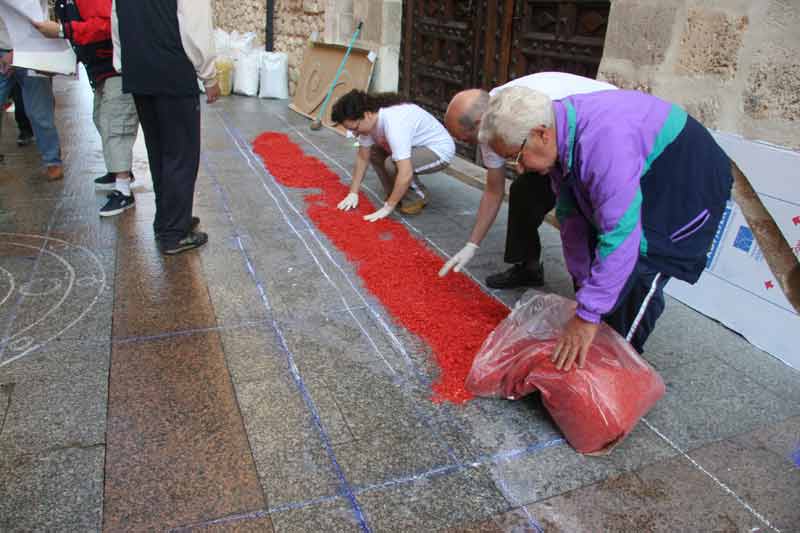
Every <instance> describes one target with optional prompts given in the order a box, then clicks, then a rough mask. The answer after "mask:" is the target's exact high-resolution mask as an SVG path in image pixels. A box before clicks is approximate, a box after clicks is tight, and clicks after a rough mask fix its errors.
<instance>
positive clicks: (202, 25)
mask: <svg viewBox="0 0 800 533" xmlns="http://www.w3.org/2000/svg"><path fill="white" fill-rule="evenodd" d="M211 14H212V13H211V4H210V0H116V1H115V2H114V6H113V9H112V16H111V29H112V38H113V40H114V65H115V66H116V67H117V70H120V71H121V72H122V88H123V90H124V91H125V92H126V93H131V94H133V98H134V101H135V102H136V109H137V111H138V113H139V120H140V122H141V124H142V130H143V131H144V139H145V144H146V145H147V156H148V158H149V160H150V173H151V174H152V176H153V189H154V190H155V194H156V217H155V221H154V222H153V229H154V231H155V236H156V240H157V241H158V244H159V247H160V248H161V251H162V252H163V253H164V254H167V255H174V254H177V253H181V252H184V251H186V250H191V249H193V248H197V247H199V246H202V245H203V244H205V243H206V241H208V235H206V234H205V233H202V232H200V231H195V230H194V226H195V221H196V219H195V221H193V220H192V202H193V199H194V186H195V182H196V181H197V170H198V168H199V166H200V102H199V94H200V89H199V87H198V83H197V79H198V78H200V79H201V80H202V81H203V85H204V86H205V91H206V101H207V102H208V103H212V102H214V101H215V100H216V99H217V97H218V96H219V85H218V84H217V82H216V67H215V59H216V58H215V50H214V35H213V26H212V21H211V18H212V16H211Z"/></svg>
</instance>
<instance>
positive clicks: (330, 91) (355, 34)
mask: <svg viewBox="0 0 800 533" xmlns="http://www.w3.org/2000/svg"><path fill="white" fill-rule="evenodd" d="M363 24H364V22H363V21H360V22H359V23H358V26H357V27H356V31H355V32H353V36H352V37H350V44H348V45H347V51H346V52H345V53H344V57H343V58H342V62H341V63H339V69H338V70H337V71H336V76H334V77H333V82H332V83H331V86H330V87H329V88H328V94H326V95H325V100H323V101H322V107H320V108H319V113H318V114H317V120H319V121H320V123H322V117H323V116H324V115H325V108H326V107H327V105H328V100H330V99H331V95H332V94H333V88H334V87H336V82H337V81H339V76H340V75H341V74H342V71H343V70H344V65H345V63H347V58H348V57H349V56H350V50H352V49H353V43H355V42H356V39H357V38H358V34H359V33H360V32H361V26H362V25H363Z"/></svg>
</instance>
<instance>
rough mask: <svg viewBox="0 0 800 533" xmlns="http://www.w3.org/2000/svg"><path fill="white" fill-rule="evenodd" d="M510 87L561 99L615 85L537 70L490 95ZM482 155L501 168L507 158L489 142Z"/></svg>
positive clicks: (486, 161) (487, 164)
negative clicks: (490, 145)
mask: <svg viewBox="0 0 800 533" xmlns="http://www.w3.org/2000/svg"><path fill="white" fill-rule="evenodd" d="M509 87H527V88H529V89H535V90H537V91H539V92H542V93H544V94H546V95H547V96H549V97H550V99H551V100H561V99H562V98H566V97H567V96H572V95H573V94H584V93H595V92H598V91H611V90H614V89H616V88H617V87H615V86H614V85H611V84H610V83H606V82H604V81H597V80H593V79H591V78H584V77H583V76H576V75H575V74H567V73H566V72H537V73H536V74H530V75H528V76H523V77H521V78H517V79H515V80H511V81H510V82H508V83H506V84H505V85H501V86H500V87H495V88H494V89H492V90H491V91H489V96H495V95H496V94H497V93H499V92H500V91H502V90H503V89H507V88H509ZM481 157H482V158H483V165H484V166H485V167H486V168H500V167H502V166H503V165H505V162H506V160H505V159H504V158H502V157H500V156H499V155H497V154H496V153H495V152H494V150H492V149H491V148H489V145H488V144H481Z"/></svg>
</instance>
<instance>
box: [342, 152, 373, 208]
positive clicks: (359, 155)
mask: <svg viewBox="0 0 800 533" xmlns="http://www.w3.org/2000/svg"><path fill="white" fill-rule="evenodd" d="M369 151H370V146H369V145H368V146H364V145H361V146H359V147H358V151H357V152H356V162H355V164H354V165H353V174H352V176H351V178H350V192H348V193H347V196H345V197H344V200H342V201H341V202H339V203H338V205H337V206H336V207H338V208H339V209H341V210H342V211H349V210H351V209H355V208H356V207H358V191H359V190H360V189H361V181H362V180H363V179H364V174H366V172H367V166H368V165H369Z"/></svg>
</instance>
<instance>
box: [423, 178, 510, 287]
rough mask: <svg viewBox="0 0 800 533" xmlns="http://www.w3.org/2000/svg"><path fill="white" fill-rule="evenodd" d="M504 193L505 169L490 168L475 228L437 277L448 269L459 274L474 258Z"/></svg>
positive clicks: (444, 273)
mask: <svg viewBox="0 0 800 533" xmlns="http://www.w3.org/2000/svg"><path fill="white" fill-rule="evenodd" d="M505 192H506V173H505V167H503V166H501V167H499V168H490V169H487V171H486V186H485V188H484V189H483V194H482V195H481V203H480V205H479V206H478V217H477V219H476V220H475V226H473V228H472V233H471V234H470V237H469V241H467V243H466V244H465V245H464V247H463V248H461V250H459V251H458V252H457V253H456V254H455V255H453V257H451V258H450V259H448V260H447V262H446V263H445V264H444V266H443V267H442V268H441V269H440V270H439V277H443V276H446V275H447V273H448V272H450V269H453V271H454V272H461V270H463V269H464V268H465V267H466V266H467V263H469V262H470V261H471V260H472V258H473V257H474V256H475V252H476V251H477V250H478V246H479V245H480V243H481V241H483V238H484V237H486V234H487V233H488V232H489V228H490V227H491V226H492V224H493V223H494V220H495V219H496V218H497V212H498V211H499V210H500V205H502V203H503V196H504V195H505Z"/></svg>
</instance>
